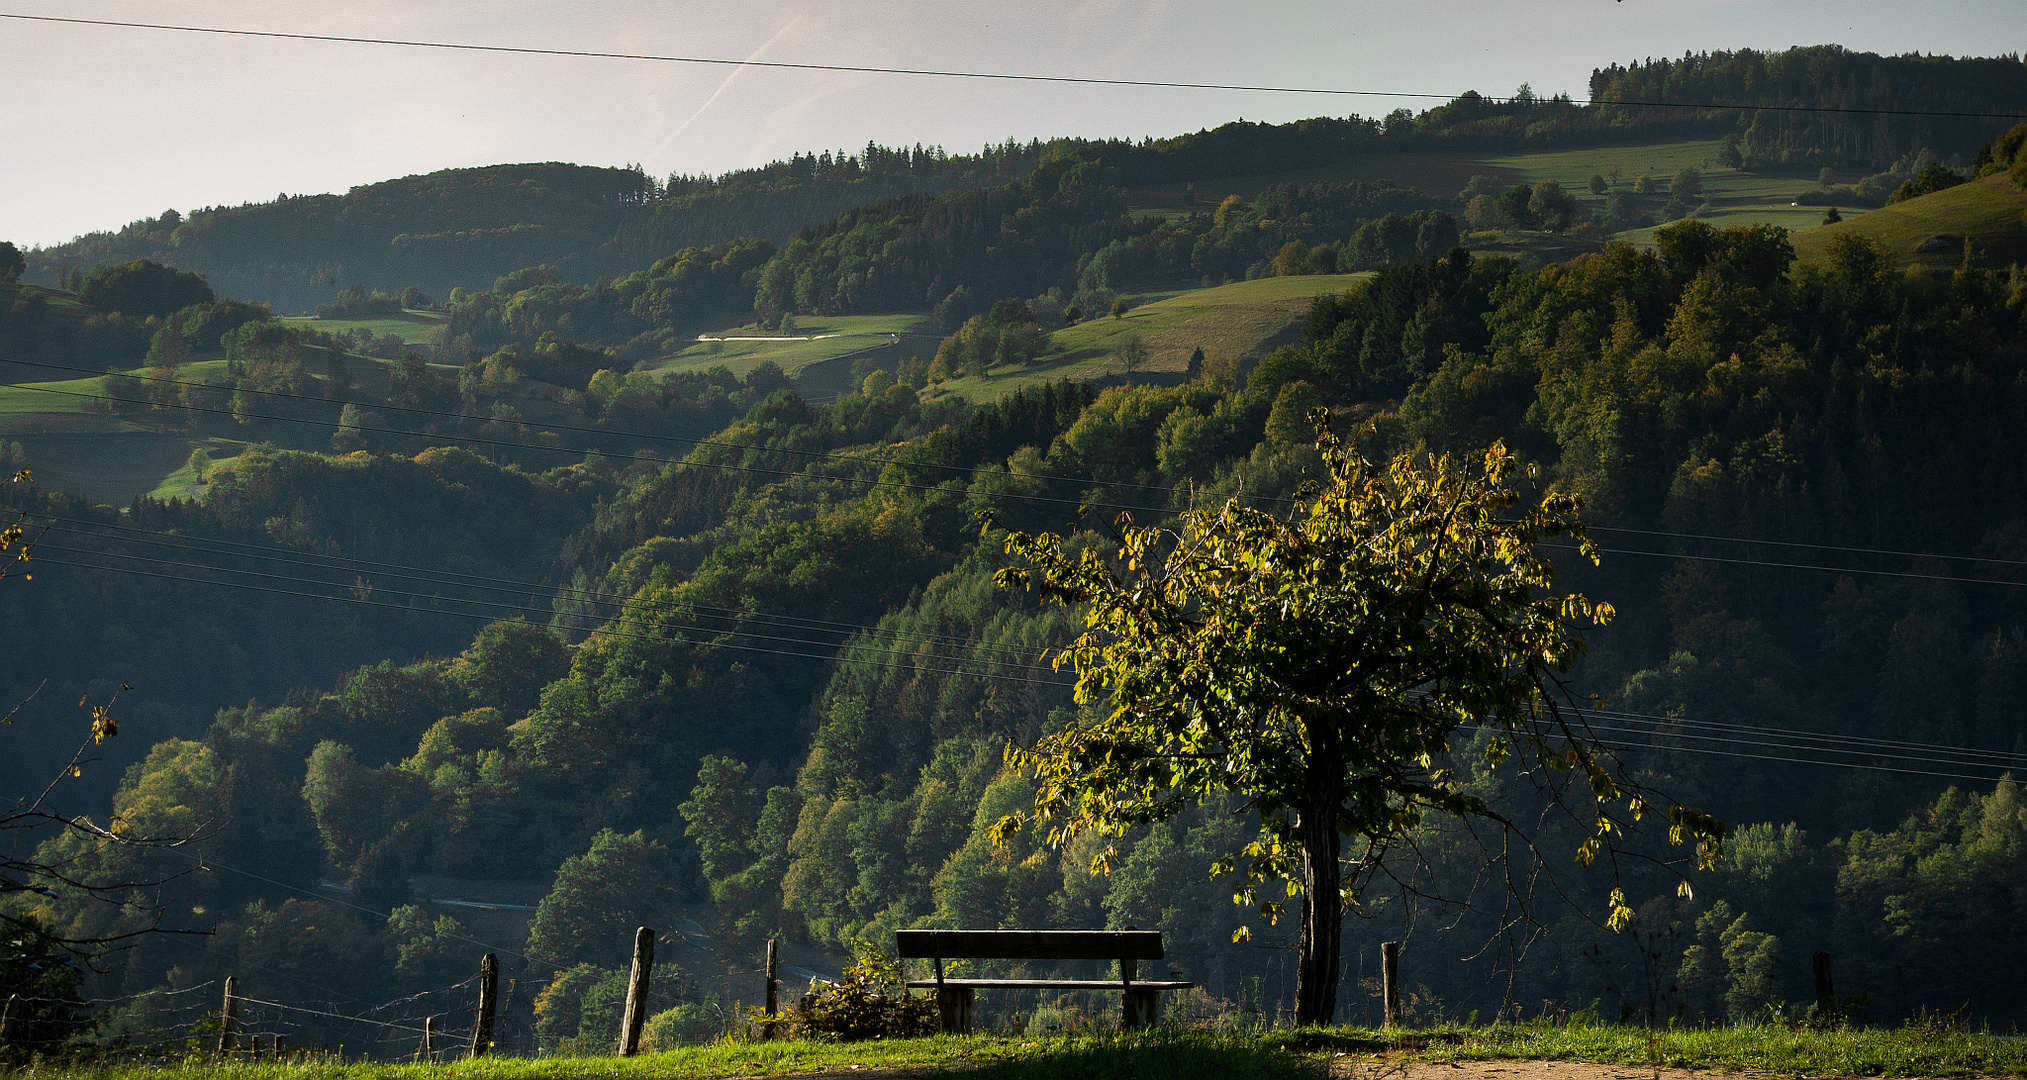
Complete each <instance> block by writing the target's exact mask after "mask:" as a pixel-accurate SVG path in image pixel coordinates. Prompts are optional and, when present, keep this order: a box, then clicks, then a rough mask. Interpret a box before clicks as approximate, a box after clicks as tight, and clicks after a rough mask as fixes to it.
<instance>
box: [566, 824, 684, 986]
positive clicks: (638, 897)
mask: <svg viewBox="0 0 2027 1080" xmlns="http://www.w3.org/2000/svg"><path fill="white" fill-rule="evenodd" d="M668 858H669V849H668V848H667V847H664V846H663V845H661V844H659V843H656V842H655V841H652V840H649V839H648V838H647V834H646V833H642V832H635V833H629V834H625V835H622V834H620V833H616V832H613V831H612V830H611V829H602V830H600V831H599V833H598V835H597V836H595V837H592V839H591V848H590V850H588V851H586V852H585V853H584V854H582V855H572V856H570V857H569V858H567V859H564V860H563V865H562V866H561V867H559V868H558V869H557V871H556V884H555V886H554V887H553V888H551V889H550V890H549V895H548V896H545V897H543V898H542V903H541V905H540V906H539V907H538V908H537V909H536V911H535V924H534V926H532V927H531V928H530V929H529V932H528V958H529V962H530V963H531V964H533V965H535V966H536V967H537V968H548V969H552V970H560V969H563V968H567V967H570V966H571V965H573V964H583V963H597V962H598V961H600V960H603V961H605V962H606V963H607V964H611V965H614V966H617V965H618V963H619V961H620V959H621V958H623V957H625V956H626V955H627V949H628V947H629V944H630V943H631V942H632V941H633V932H634V928H635V927H637V926H653V927H664V926H668V925H669V920H670V919H671V918H673V917H675V915H676V913H677V912H679V911H680V910H681V907H682V899H683V897H682V895H681V891H680V890H678V889H676V888H675V887H674V886H672V885H670V884H669V878H670V874H669V867H668V865H667V863H668Z"/></svg>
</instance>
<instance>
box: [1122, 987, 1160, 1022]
mask: <svg viewBox="0 0 2027 1080" xmlns="http://www.w3.org/2000/svg"><path fill="white" fill-rule="evenodd" d="M1120 997H1121V998H1122V999H1123V1001H1122V1006H1121V1008H1122V1012H1121V1015H1120V1017H1119V1030H1121V1031H1138V1030H1139V1029H1141V1028H1148V1027H1153V1026H1154V1022H1155V1020H1156V1019H1158V1018H1159V1017H1160V1015H1161V991H1159V990H1128V991H1126V992H1125V993H1124V994H1121V995H1120Z"/></svg>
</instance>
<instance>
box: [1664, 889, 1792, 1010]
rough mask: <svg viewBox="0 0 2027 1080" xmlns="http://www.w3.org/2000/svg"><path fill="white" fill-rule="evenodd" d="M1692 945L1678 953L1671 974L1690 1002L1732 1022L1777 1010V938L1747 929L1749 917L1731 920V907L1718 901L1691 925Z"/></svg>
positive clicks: (1778, 963) (1740, 916)
mask: <svg viewBox="0 0 2027 1080" xmlns="http://www.w3.org/2000/svg"><path fill="white" fill-rule="evenodd" d="M1696 940H1697V943H1696V944H1694V945H1691V946H1689V947H1688V948H1687V949H1685V950H1683V953H1682V968H1681V970H1680V971H1679V972H1678V973H1677V978H1679V979H1680V980H1681V983H1682V991H1683V994H1684V996H1685V997H1686V998H1687V999H1688V1000H1689V1001H1690V1002H1691V1003H1693V1004H1694V1005H1696V1006H1697V1007H1698V1008H1700V1009H1703V1010H1705V1011H1706V1014H1707V1015H1710V1016H1729V1017H1730V1018H1731V1019H1733V1020H1735V1021H1736V1020H1749V1019H1752V1018H1754V1017H1757V1016H1762V1015H1765V1014H1766V1012H1767V1011H1768V1008H1769V1007H1770V1006H1773V1007H1775V1009H1776V1011H1777V1010H1778V999H1777V996H1776V990H1777V987H1778V981H1777V980H1778V972H1779V970H1780V967H1781V940H1780V939H1779V938H1777V937H1775V936H1773V935H1772V934H1766V933H1761V932H1759V931H1756V930H1754V929H1752V926H1751V916H1749V915H1743V914H1741V915H1739V916H1738V917H1737V918H1735V919H1734V918H1733V917H1732V910H1731V905H1729V904H1727V903H1725V902H1724V901H1722V900H1719V901H1718V902H1717V903H1715V904H1713V905H1711V908H1710V910H1709V911H1706V912H1704V913H1703V915H1702V916H1700V917H1699V918H1698V919H1697V920H1696Z"/></svg>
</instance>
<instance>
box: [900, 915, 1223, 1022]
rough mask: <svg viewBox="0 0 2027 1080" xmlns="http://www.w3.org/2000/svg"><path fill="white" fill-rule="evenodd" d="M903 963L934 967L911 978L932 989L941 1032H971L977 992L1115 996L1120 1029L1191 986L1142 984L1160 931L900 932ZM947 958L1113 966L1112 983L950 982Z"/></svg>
mask: <svg viewBox="0 0 2027 1080" xmlns="http://www.w3.org/2000/svg"><path fill="white" fill-rule="evenodd" d="M894 936H895V938H896V942H897V945H898V946H899V949H898V953H899V956H900V958H901V959H903V960H912V959H918V958H919V959H926V960H929V961H932V962H933V963H934V964H935V970H936V977H935V978H934V979H918V980H910V981H909V983H908V988H909V989H911V990H934V991H936V1005H937V1008H938V1009H939V1010H940V1011H941V1012H942V1013H943V1030H944V1031H945V1032H947V1033H949V1034H952V1035H968V1034H970V1033H971V1002H972V998H973V995H974V994H975V993H976V992H977V991H979V990H1118V991H1120V993H1121V995H1122V1001H1121V1004H1120V1020H1119V1026H1120V1027H1121V1028H1122V1029H1125V1030H1129V1031H1130V1030H1132V1029H1134V1028H1143V1027H1147V1026H1149V1025H1151V1024H1153V1023H1154V1021H1155V1017H1156V1015H1157V1013H1158V1012H1159V1009H1160V1006H1161V992H1162V991H1163V990H1187V989H1189V988H1190V987H1193V986H1195V985H1196V984H1195V983H1191V982H1151V981H1149V982H1144V981H1142V980H1141V979H1140V978H1138V973H1137V971H1136V970H1135V968H1136V961H1140V960H1159V959H1161V958H1162V952H1161V933H1160V931H1157V930H901V931H898V932H896V934H895V935H894ZM945 960H1117V961H1119V977H1118V978H1116V979H955V978H945V977H944V975H943V962H944V961H945Z"/></svg>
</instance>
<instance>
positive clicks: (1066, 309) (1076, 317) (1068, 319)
mask: <svg viewBox="0 0 2027 1080" xmlns="http://www.w3.org/2000/svg"><path fill="white" fill-rule="evenodd" d="M1083 321H1084V309H1083V308H1081V307H1079V306H1077V305H1076V304H1066V305H1064V306H1063V325H1064V326H1075V325H1077V324H1078V323H1080V322H1083Z"/></svg>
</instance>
